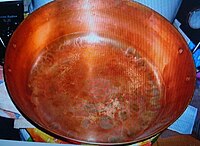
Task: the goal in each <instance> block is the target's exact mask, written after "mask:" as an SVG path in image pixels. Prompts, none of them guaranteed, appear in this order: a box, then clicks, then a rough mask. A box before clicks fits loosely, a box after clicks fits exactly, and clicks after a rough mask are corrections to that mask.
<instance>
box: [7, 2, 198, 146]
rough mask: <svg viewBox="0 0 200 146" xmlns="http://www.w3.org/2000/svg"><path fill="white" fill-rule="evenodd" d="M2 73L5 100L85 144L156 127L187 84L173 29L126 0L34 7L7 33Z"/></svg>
mask: <svg viewBox="0 0 200 146" xmlns="http://www.w3.org/2000/svg"><path fill="white" fill-rule="evenodd" d="M4 71H5V80H6V85H7V88H8V90H9V93H10V95H11V97H12V100H13V102H14V103H15V104H16V106H17V107H18V108H19V110H20V111H21V112H22V113H23V114H24V115H25V117H27V118H28V119H29V120H30V121H31V122H32V123H33V124H35V125H36V126H38V127H40V128H42V129H45V130H46V131H48V132H50V133H53V134H55V135H57V136H59V137H61V138H64V139H66V140H72V141H76V142H81V143H90V144H105V145H111V144H114V145H116V144H128V143H135V142H138V141H142V140H144V139H147V138H150V137H152V136H154V135H156V134H158V133H160V132H161V131H163V130H164V129H166V128H167V127H168V126H169V125H170V124H172V123H173V122H174V121H175V120H176V119H177V118H178V117H179V116H180V115H181V114H182V113H183V111H184V110H185V108H186V107H187V105H188V104H189V102H190V100H191V98H192V95H193V92H194V87H195V67H194V63H193V59H192V55H191V53H190V51H189V49H188V47H187V44H186V42H185V41H184V39H183V38H182V37H181V35H180V34H179V33H178V32H177V30H176V29H175V28H174V27H173V26H172V25H171V24H170V23H169V22H168V21H167V20H166V19H165V18H163V17H162V16H160V15H159V14H157V13H156V12H154V11H153V10H151V9H149V8H147V7H145V6H142V5H140V4H138V3H134V2H131V1H127V0H107V1H105V0H98V1H97V0H95V1H94V0H76V1H74V0H56V1H54V2H52V3H49V4H48V5H46V6H44V7H42V8H40V9H38V10H37V11H35V12H34V13H32V14H31V15H30V16H28V18H26V19H25V20H24V22H23V23H22V24H21V25H20V26H19V27H18V28H17V30H16V31H15V33H14V34H13V36H12V38H11V40H10V42H9V45H8V47H7V51H6V57H5V66H4Z"/></svg>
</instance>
